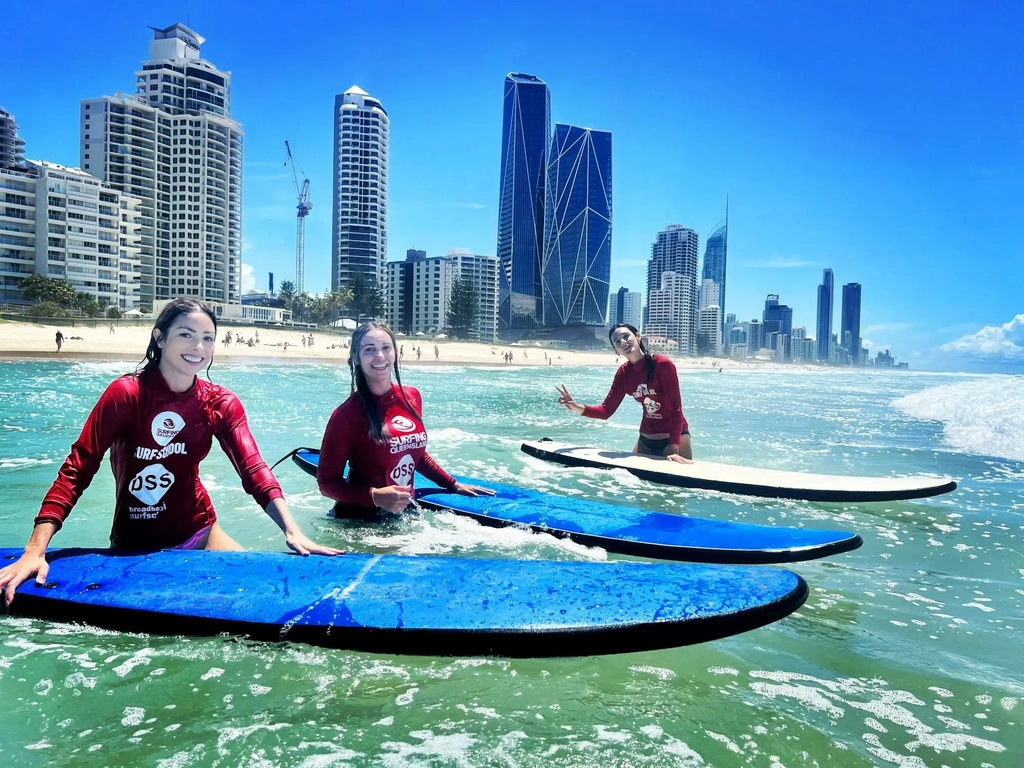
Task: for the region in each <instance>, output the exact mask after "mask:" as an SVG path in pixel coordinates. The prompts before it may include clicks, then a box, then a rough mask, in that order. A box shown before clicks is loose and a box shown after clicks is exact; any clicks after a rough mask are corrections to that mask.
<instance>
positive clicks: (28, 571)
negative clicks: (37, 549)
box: [0, 552, 50, 605]
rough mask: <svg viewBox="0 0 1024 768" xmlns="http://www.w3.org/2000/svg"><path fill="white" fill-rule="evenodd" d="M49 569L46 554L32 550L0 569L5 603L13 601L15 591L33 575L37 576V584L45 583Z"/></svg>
mask: <svg viewBox="0 0 1024 768" xmlns="http://www.w3.org/2000/svg"><path fill="white" fill-rule="evenodd" d="M49 570H50V564H49V563H47V562H46V555H45V554H42V555H39V554H35V553H32V552H25V553H24V554H23V555H22V556H21V557H19V558H18V559H17V560H15V561H14V562H13V563H11V564H10V565H8V566H7V567H6V568H3V569H0V591H2V592H3V599H4V604H5V605H10V604H11V603H13V602H14V591H15V590H16V589H17V588H18V587H19V586H21V584H22V583H23V582H26V581H28V580H29V579H30V578H32V577H33V576H35V577H36V584H39V585H42V584H45V583H46V574H47V573H48V572H49Z"/></svg>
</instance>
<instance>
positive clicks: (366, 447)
mask: <svg viewBox="0 0 1024 768" xmlns="http://www.w3.org/2000/svg"><path fill="white" fill-rule="evenodd" d="M403 389H404V390H405V395H406V397H408V398H409V404H410V405H412V407H413V408H415V409H416V410H417V411H418V412H419V413H423V401H422V399H421V398H420V393H419V391H418V390H416V389H414V388H413V387H403ZM373 397H374V399H375V400H376V401H377V408H378V410H379V412H380V414H381V417H382V419H383V423H384V432H385V434H384V438H385V439H384V441H383V442H380V443H378V442H375V441H374V439H373V438H372V437H371V436H370V420H369V419H368V418H367V417H366V412H365V410H364V409H363V403H362V401H361V400H360V399H359V395H358V394H356V393H354V392H353V393H352V396H351V397H349V399H348V400H346V401H345V402H344V403H342V404H341V405H339V406H338V407H337V408H336V409H335V410H334V413H332V414H331V419H330V421H328V422H327V429H326V430H324V439H323V443H322V445H321V447H320V465H319V468H318V469H317V473H316V479H317V482H318V483H319V485H320V492H321V493H322V494H323V495H324V496H326V497H328V498H330V499H334V500H335V501H338V502H340V503H341V504H342V505H345V506H353V507H363V508H369V509H373V508H375V507H376V505H375V504H374V503H373V498H372V497H371V494H370V489H371V488H386V487H387V486H389V485H409V486H411V485H412V484H413V477H414V476H415V474H416V472H417V470H418V471H419V472H421V473H422V474H423V475H424V476H425V477H427V478H428V479H430V480H432V481H433V482H435V483H437V484H438V485H440V486H441V487H443V488H448V489H451V488H454V487H455V483H456V480H455V478H454V477H452V476H451V475H449V474H448V473H447V472H445V471H444V470H443V469H441V467H440V466H438V464H437V462H436V461H434V460H433V459H432V458H430V454H428V453H427V431H426V429H424V427H423V421H422V419H421V418H420V417H419V416H417V415H416V414H415V413H413V412H412V411H410V410H409V408H408V407H407V406H406V404H405V399H404V398H403V397H402V395H401V392H400V391H399V388H398V385H397V384H392V385H391V391H390V392H388V393H387V394H385V395H382V396H380V397H377V396H373ZM345 464H348V479H346V478H345Z"/></svg>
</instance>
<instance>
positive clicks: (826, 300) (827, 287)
mask: <svg viewBox="0 0 1024 768" xmlns="http://www.w3.org/2000/svg"><path fill="white" fill-rule="evenodd" d="M834 290H835V288H834V283H833V278H832V270H831V269H826V270H825V271H824V272H823V273H822V276H821V285H819V286H818V329H817V331H818V333H817V336H816V338H817V340H818V359H819V360H820V361H822V362H823V363H829V362H831V361H832V294H833V291H834Z"/></svg>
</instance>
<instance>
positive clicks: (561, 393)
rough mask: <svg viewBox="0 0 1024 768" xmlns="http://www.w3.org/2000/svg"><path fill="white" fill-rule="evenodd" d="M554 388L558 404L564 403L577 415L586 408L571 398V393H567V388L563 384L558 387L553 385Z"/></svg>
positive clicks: (580, 414)
mask: <svg viewBox="0 0 1024 768" xmlns="http://www.w3.org/2000/svg"><path fill="white" fill-rule="evenodd" d="M555 389H556V390H558V404H559V405H564V406H565V407H566V408H568V409H569V410H570V411H572V412H573V413H575V414H577V415H579V416H582V415H583V412H584V411H585V410H586V407H585V406H582V405H580V404H579V403H577V402H576V401H575V400H573V398H572V395H570V394H569V390H568V389H566V388H565V384H563V385H562V386H560V387H555Z"/></svg>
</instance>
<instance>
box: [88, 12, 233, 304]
mask: <svg viewBox="0 0 1024 768" xmlns="http://www.w3.org/2000/svg"><path fill="white" fill-rule="evenodd" d="M204 42H205V39H204V38H203V37H201V36H200V35H198V34H196V33H195V32H193V31H192V30H191V29H189V28H188V27H186V26H185V25H184V24H175V25H173V26H170V27H167V28H166V29H155V30H154V32H153V40H151V41H150V43H149V60H147V61H144V62H143V63H142V69H140V70H139V71H137V72H136V73H135V88H136V92H135V94H132V95H127V94H122V93H117V94H115V95H114V96H102V97H100V98H95V99H84V100H82V102H81V110H80V112H81V126H82V129H81V147H80V153H81V160H80V162H81V166H82V169H83V170H85V171H87V172H89V173H91V174H93V175H94V176H97V177H99V178H101V179H102V180H103V181H105V182H107V183H108V184H110V185H111V186H112V187H114V188H115V189H118V190H121V191H123V192H126V193H129V194H131V195H132V196H133V197H136V198H138V199H139V200H140V201H141V203H140V205H141V214H142V215H141V219H142V251H141V254H140V257H141V264H142V282H141V293H140V300H141V303H142V304H143V305H144V306H149V307H152V306H153V305H154V302H156V301H159V300H167V299H173V298H177V297H180V296H190V297H194V298H198V299H202V300H204V301H219V302H225V303H230V304H235V303H239V302H240V301H241V251H242V130H241V125H240V124H239V123H238V122H236V121H234V120H232V119H231V116H230V114H231V74H230V73H229V72H225V71H222V70H219V69H217V68H216V67H215V66H213V65H212V64H210V63H209V62H208V61H205V60H204V59H202V58H200V55H199V54H200V46H201V45H202V44H203V43H204Z"/></svg>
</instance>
